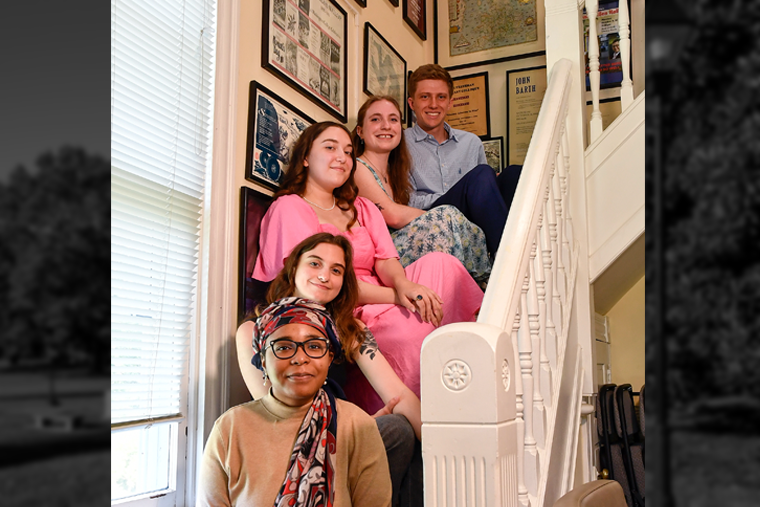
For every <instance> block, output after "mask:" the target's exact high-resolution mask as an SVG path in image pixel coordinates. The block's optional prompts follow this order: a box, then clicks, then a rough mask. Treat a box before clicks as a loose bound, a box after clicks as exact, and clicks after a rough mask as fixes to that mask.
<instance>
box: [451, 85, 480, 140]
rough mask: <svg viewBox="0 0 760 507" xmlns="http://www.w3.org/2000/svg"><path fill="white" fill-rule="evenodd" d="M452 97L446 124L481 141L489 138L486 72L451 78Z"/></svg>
mask: <svg viewBox="0 0 760 507" xmlns="http://www.w3.org/2000/svg"><path fill="white" fill-rule="evenodd" d="M452 79H453V81H454V95H453V96H452V97H451V109H449V112H448V113H447V114H446V123H448V124H449V125H450V126H452V127H453V128H455V129H459V130H466V131H467V132H472V133H473V134H475V135H476V136H478V137H480V138H481V139H485V138H488V137H491V113H490V107H489V99H488V72H480V73H478V74H471V75H469V76H458V77H455V78H452Z"/></svg>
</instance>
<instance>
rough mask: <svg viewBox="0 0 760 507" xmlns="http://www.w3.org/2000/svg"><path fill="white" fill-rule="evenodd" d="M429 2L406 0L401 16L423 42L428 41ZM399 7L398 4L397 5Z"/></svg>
mask: <svg viewBox="0 0 760 507" xmlns="http://www.w3.org/2000/svg"><path fill="white" fill-rule="evenodd" d="M426 5H427V2H425V0H404V7H403V9H402V10H401V15H402V17H403V18H404V21H406V24H407V25H409V26H410V27H411V28H412V30H413V31H414V33H416V34H417V37H419V38H420V39H422V40H427V7H426ZM396 6H398V4H396Z"/></svg>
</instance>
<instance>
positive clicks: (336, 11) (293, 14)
mask: <svg viewBox="0 0 760 507" xmlns="http://www.w3.org/2000/svg"><path fill="white" fill-rule="evenodd" d="M263 3H264V16H263V20H264V21H263V41H262V45H261V47H262V52H261V65H262V67H264V68H265V69H268V70H269V71H271V72H272V73H273V74H275V75H276V76H278V77H279V78H281V79H282V80H283V81H285V82H286V83H288V84H289V85H290V86H291V87H293V88H294V89H295V90H296V91H298V92H299V93H301V94H302V95H304V96H305V97H308V98H309V99H311V100H312V101H313V102H314V103H315V104H317V105H319V106H320V107H321V108H322V109H324V110H325V111H327V112H328V113H330V114H332V115H333V116H335V117H336V118H337V119H338V120H340V121H341V122H342V123H345V122H346V120H347V115H346V97H347V90H348V83H347V75H348V73H347V63H346V62H347V61H348V55H347V49H348V48H347V46H346V34H347V28H346V27H347V17H346V11H344V10H343V9H342V8H341V7H340V6H339V5H338V4H337V3H336V2H335V1H334V0H264V2H263Z"/></svg>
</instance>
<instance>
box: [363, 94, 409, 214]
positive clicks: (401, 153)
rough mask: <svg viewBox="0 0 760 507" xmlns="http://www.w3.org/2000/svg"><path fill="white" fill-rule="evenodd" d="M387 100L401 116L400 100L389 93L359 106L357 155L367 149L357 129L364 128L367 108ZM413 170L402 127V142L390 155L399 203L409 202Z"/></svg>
mask: <svg viewBox="0 0 760 507" xmlns="http://www.w3.org/2000/svg"><path fill="white" fill-rule="evenodd" d="M381 100H385V101H387V102H390V103H391V104H393V105H394V106H395V107H396V109H397V110H398V112H399V118H400V117H401V108H400V107H399V105H398V101H396V99H394V98H393V97H391V96H388V95H373V96H372V97H370V98H368V99H367V101H366V102H365V103H364V104H362V107H360V108H359V114H358V115H357V118H356V127H354V130H352V131H351V136H352V140H353V143H354V146H355V148H354V150H355V151H356V156H357V157H361V156H362V154H363V153H364V151H365V144H364V141H363V140H362V138H361V137H359V134H358V133H357V130H358V129H359V127H362V128H364V118H365V116H366V115H367V110H368V109H369V108H370V106H371V105H372V104H374V103H375V102H380V101H381ZM411 170H412V158H411V155H409V150H408V149H407V147H406V142H405V141H404V129H401V142H399V143H398V146H396V147H395V148H393V150H392V151H391V153H390V155H389V157H388V179H389V180H390V185H391V192H392V193H393V200H394V201H396V202H397V203H399V204H404V205H407V204H409V194H411V192H412V183H411V182H410V181H409V173H410V172H411Z"/></svg>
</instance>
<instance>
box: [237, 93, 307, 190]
mask: <svg viewBox="0 0 760 507" xmlns="http://www.w3.org/2000/svg"><path fill="white" fill-rule="evenodd" d="M313 123H314V120H312V119H311V118H310V117H308V116H306V115H305V114H304V113H302V112H301V111H299V110H298V109H296V108H295V107H294V106H293V105H292V104H290V102H288V101H286V100H284V99H282V98H280V97H279V96H277V95H276V94H275V93H274V92H272V91H271V90H269V89H268V88H266V87H265V86H263V85H261V84H259V83H258V82H256V81H251V85H250V91H249V94H248V134H247V136H246V151H245V179H247V180H248V181H253V182H255V183H259V184H261V185H263V186H265V187H267V188H271V189H273V190H277V189H278V188H279V186H280V182H281V181H282V177H283V176H284V175H285V171H286V170H287V167H288V163H289V162H290V149H291V147H292V146H293V144H294V143H295V141H296V139H298V137H299V136H300V135H301V132H303V131H304V130H306V127H308V126H310V125H312V124H313Z"/></svg>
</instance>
